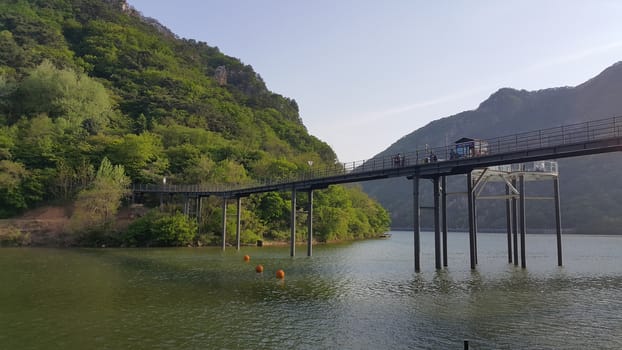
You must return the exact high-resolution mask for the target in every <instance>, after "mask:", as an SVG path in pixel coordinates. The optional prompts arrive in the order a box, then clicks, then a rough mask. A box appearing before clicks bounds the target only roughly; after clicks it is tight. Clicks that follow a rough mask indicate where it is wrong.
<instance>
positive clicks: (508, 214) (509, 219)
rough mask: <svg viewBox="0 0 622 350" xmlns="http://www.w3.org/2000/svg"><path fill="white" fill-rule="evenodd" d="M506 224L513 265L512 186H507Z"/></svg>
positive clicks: (510, 261)
mask: <svg viewBox="0 0 622 350" xmlns="http://www.w3.org/2000/svg"><path fill="white" fill-rule="evenodd" d="M505 196H506V197H505V223H506V226H507V233H508V263H510V264H511V263H512V212H511V209H512V205H511V204H510V203H511V200H510V186H509V185H507V184H506V185H505Z"/></svg>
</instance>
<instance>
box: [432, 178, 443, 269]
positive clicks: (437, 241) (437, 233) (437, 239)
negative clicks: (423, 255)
mask: <svg viewBox="0 0 622 350" xmlns="http://www.w3.org/2000/svg"><path fill="white" fill-rule="evenodd" d="M438 180H439V179H438V176H436V177H434V179H432V183H433V184H434V262H435V266H436V269H437V270H438V269H440V268H441V226H440V197H441V194H440V191H439V185H440V184H439V181H438Z"/></svg>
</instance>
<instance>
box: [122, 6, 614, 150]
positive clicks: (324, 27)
mask: <svg viewBox="0 0 622 350" xmlns="http://www.w3.org/2000/svg"><path fill="white" fill-rule="evenodd" d="M128 2H129V3H130V4H131V5H132V6H134V7H135V8H136V9H137V10H139V11H140V12H142V13H143V14H144V15H145V16H148V17H153V18H156V19H157V20H158V21H159V22H160V23H162V24H164V25H165V26H167V27H168V28H169V29H171V30H172V31H173V32H174V33H176V34H177V35H179V36H180V37H185V38H192V39H196V40H199V41H204V42H206V43H207V44H208V45H210V46H218V47H219V48H220V50H221V51H222V52H223V53H225V54H227V55H229V56H234V57H238V58H240V59H241V60H242V62H244V63H245V64H250V65H251V66H253V68H254V69H255V71H256V72H257V73H259V74H260V75H261V77H262V78H263V79H264V81H265V82H266V84H267V86H268V88H269V89H270V90H271V91H273V92H276V93H279V94H281V95H284V96H287V97H290V98H294V99H295V100H296V101H297V102H298V105H299V107H300V115H301V117H302V120H303V122H304V124H305V125H306V126H307V128H308V129H309V132H310V133H311V134H313V135H315V136H317V137H319V138H320V139H322V140H324V141H326V142H328V143H329V144H330V145H331V146H332V147H333V149H334V150H335V152H337V155H338V157H339V159H340V160H341V161H354V160H362V159H367V158H371V157H372V156H374V155H375V154H377V153H379V152H381V151H382V150H384V149H385V148H387V147H388V146H390V145H391V144H392V143H394V142H395V141H397V140H398V139H399V138H401V137H402V136H404V135H406V134H408V133H410V132H412V131H413V130H416V129H418V128H420V127H422V126H424V125H426V124H427V123H429V122H430V121H432V120H435V119H438V118H442V117H446V116H449V115H453V114H456V113H459V112H461V111H464V110H471V109H475V108H477V106H478V105H479V103H480V102H482V101H483V100H485V99H486V98H487V97H488V96H490V95H491V94H492V93H493V92H495V91H496V90H498V89H499V88H501V87H513V88H518V89H527V90H538V89H544V88H549V87H556V86H574V85H577V84H580V83H582V82H583V81H585V80H587V79H589V78H591V77H593V76H595V75H596V74H598V73H600V72H601V71H602V70H604V69H605V68H607V67H608V66H610V65H611V64H613V63H615V62H618V61H620V60H622V20H621V19H622V1H617V0H610V1H607V0H602V1H599V0H591V1H587V0H586V1H569V0H563V1H562V0H559V1H542V0H519V1H474V0H471V1H467V0H464V1H449V0H441V1H415V0H399V1H398V0H394V1H391V0H382V1H381V0H376V1H369V0H299V1H296V0H264V1H261V0H176V1H168V0H167V1H165V0H157V1H154V0H128Z"/></svg>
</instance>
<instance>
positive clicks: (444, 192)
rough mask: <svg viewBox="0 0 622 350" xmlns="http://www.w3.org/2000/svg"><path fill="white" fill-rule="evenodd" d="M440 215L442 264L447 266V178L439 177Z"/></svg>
mask: <svg viewBox="0 0 622 350" xmlns="http://www.w3.org/2000/svg"><path fill="white" fill-rule="evenodd" d="M441 191H442V197H441V215H442V220H443V221H442V230H443V235H442V238H443V266H444V267H447V178H446V177H445V176H442V177H441Z"/></svg>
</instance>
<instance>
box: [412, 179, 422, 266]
mask: <svg viewBox="0 0 622 350" xmlns="http://www.w3.org/2000/svg"><path fill="white" fill-rule="evenodd" d="M420 219H421V210H420V207H419V176H417V175H415V176H413V224H414V225H413V226H414V240H415V244H414V248H415V272H419V271H421V261H420V257H421V256H420V255H421V244H420V241H419V236H420V235H421V224H420Z"/></svg>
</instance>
